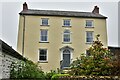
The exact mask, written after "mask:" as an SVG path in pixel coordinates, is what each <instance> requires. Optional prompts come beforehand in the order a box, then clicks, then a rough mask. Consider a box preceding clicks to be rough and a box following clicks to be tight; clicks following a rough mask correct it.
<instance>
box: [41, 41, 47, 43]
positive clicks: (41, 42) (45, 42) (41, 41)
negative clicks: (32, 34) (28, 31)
mask: <svg viewBox="0 0 120 80" xmlns="http://www.w3.org/2000/svg"><path fill="white" fill-rule="evenodd" d="M39 43H49V42H42V41H40V42H39Z"/></svg>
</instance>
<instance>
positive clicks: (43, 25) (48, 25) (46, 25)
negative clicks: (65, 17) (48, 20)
mask: <svg viewBox="0 0 120 80" xmlns="http://www.w3.org/2000/svg"><path fill="white" fill-rule="evenodd" d="M40 26H46V27H48V26H50V25H40Z"/></svg>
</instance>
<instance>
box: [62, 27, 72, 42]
mask: <svg viewBox="0 0 120 80" xmlns="http://www.w3.org/2000/svg"><path fill="white" fill-rule="evenodd" d="M66 30H69V29H65V30H64V31H63V34H62V42H63V43H71V41H72V38H71V35H72V33H71V31H70V30H69V32H70V33H69V35H70V41H69V42H65V41H64V34H65V33H64V32H65V31H66ZM67 34H68V33H67Z"/></svg>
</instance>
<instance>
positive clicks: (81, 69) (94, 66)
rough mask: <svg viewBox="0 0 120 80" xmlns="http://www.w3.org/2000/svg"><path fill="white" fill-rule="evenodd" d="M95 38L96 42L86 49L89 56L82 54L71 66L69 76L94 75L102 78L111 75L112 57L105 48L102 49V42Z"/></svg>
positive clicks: (97, 37)
mask: <svg viewBox="0 0 120 80" xmlns="http://www.w3.org/2000/svg"><path fill="white" fill-rule="evenodd" d="M99 36H100V35H97V36H96V41H94V42H93V44H92V46H91V47H90V48H89V49H88V51H89V52H90V55H89V56H86V55H84V54H82V55H81V56H80V57H79V58H77V59H76V60H75V61H73V63H72V64H71V71H70V74H72V75H91V76H92V75H96V76H104V75H106V76H107V75H111V74H112V73H111V72H112V68H113V64H112V56H111V53H110V51H109V50H108V49H107V48H104V47H103V44H102V42H101V41H100V40H99Z"/></svg>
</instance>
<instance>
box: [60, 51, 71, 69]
mask: <svg viewBox="0 0 120 80" xmlns="http://www.w3.org/2000/svg"><path fill="white" fill-rule="evenodd" d="M68 67H70V51H69V50H68V49H65V50H64V51H63V62H62V69H63V68H68Z"/></svg>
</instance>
